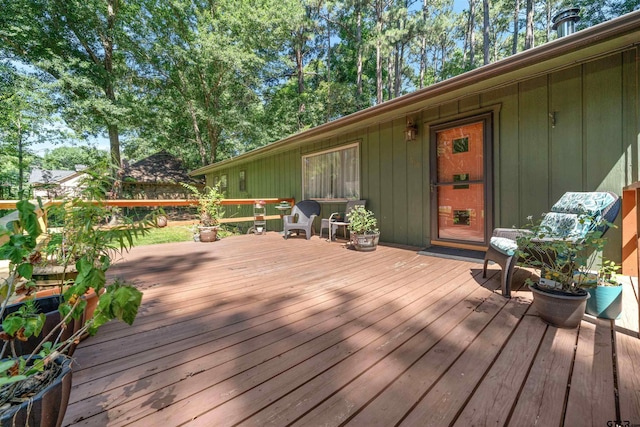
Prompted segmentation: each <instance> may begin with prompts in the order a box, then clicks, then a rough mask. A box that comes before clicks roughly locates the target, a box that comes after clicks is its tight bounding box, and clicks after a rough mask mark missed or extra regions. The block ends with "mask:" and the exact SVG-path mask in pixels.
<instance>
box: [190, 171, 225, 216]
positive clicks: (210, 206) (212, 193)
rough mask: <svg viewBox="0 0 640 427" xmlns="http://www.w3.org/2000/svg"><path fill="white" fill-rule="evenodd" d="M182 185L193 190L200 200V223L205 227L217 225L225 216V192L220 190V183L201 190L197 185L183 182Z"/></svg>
mask: <svg viewBox="0 0 640 427" xmlns="http://www.w3.org/2000/svg"><path fill="white" fill-rule="evenodd" d="M182 186H183V187H185V188H186V189H188V190H189V191H191V193H193V195H194V196H195V198H196V200H197V201H198V206H199V209H200V223H201V224H202V225H203V226H204V227H215V226H216V225H218V224H219V223H220V219H222V218H223V217H224V208H223V207H222V200H224V193H223V192H222V191H220V184H217V185H214V186H213V187H210V186H206V187H204V188H203V189H202V191H200V190H199V189H198V188H197V187H196V186H195V185H192V184H187V183H185V182H183V183H182Z"/></svg>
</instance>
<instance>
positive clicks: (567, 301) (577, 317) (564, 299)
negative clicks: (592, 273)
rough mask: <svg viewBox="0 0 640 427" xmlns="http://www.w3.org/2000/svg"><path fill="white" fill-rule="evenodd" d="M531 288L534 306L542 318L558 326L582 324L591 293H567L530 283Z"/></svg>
mask: <svg viewBox="0 0 640 427" xmlns="http://www.w3.org/2000/svg"><path fill="white" fill-rule="evenodd" d="M529 289H530V290H531V292H532V293H533V306H534V307H535V309H536V311H537V312H538V314H539V315H540V318H541V319H542V320H544V321H545V322H547V323H548V324H550V325H552V326H556V327H558V328H576V327H577V326H578V325H579V324H580V321H581V320H582V317H583V316H584V310H585V307H586V305H587V299H588V298H589V293H587V292H586V291H585V292H584V294H567V293H564V292H560V291H554V290H544V289H541V288H539V287H538V286H537V285H529Z"/></svg>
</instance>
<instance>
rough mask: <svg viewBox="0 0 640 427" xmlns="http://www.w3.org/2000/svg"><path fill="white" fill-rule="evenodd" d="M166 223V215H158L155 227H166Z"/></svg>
mask: <svg viewBox="0 0 640 427" xmlns="http://www.w3.org/2000/svg"><path fill="white" fill-rule="evenodd" d="M167 223H168V219H167V216H166V215H158V216H157V217H156V225H157V226H158V227H159V228H162V227H166V226H167Z"/></svg>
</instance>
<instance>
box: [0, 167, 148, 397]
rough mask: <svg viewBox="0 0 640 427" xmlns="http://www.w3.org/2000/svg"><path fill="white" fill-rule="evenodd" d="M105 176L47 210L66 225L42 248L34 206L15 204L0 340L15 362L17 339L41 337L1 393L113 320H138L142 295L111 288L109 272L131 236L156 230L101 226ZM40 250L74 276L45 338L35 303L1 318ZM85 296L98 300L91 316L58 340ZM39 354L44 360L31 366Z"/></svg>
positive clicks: (1, 371) (9, 373) (3, 381)
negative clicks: (90, 293)
mask: <svg viewBox="0 0 640 427" xmlns="http://www.w3.org/2000/svg"><path fill="white" fill-rule="evenodd" d="M103 176H104V175H103V174H102V173H94V174H93V175H91V174H89V175H88V177H87V179H86V180H84V182H83V187H82V188H83V190H82V197H78V198H74V199H70V200H66V201H64V203H63V204H62V205H61V206H53V207H47V210H48V211H56V210H59V211H60V216H61V218H63V223H62V226H61V231H59V232H58V233H59V234H54V235H53V236H52V237H50V239H49V240H48V241H43V242H40V241H39V240H40V239H39V237H40V236H41V230H40V227H39V223H38V214H37V207H36V206H35V205H33V204H31V203H30V202H28V201H26V200H21V201H19V202H18V203H17V210H18V214H19V215H18V217H19V219H18V220H17V221H14V222H13V223H10V224H9V227H8V230H7V231H5V232H4V235H7V236H8V237H9V238H8V239H7V240H6V242H5V243H3V244H2V245H1V246H0V259H6V260H9V261H10V264H9V274H8V277H6V278H3V279H2V282H1V289H2V294H3V295H4V300H3V301H2V303H1V305H0V317H2V318H3V319H4V320H3V322H2V328H3V331H2V332H1V333H0V337H1V339H2V340H3V341H4V342H5V344H4V345H5V348H9V349H10V350H11V351H12V352H13V353H12V354H14V356H16V354H15V349H14V345H13V343H14V341H15V340H25V339H27V338H29V337H32V336H38V337H39V339H40V343H39V345H38V346H37V347H36V349H35V350H34V352H33V353H32V354H30V355H24V356H21V357H18V358H14V359H13V363H12V364H11V365H9V364H8V363H3V364H1V366H0V386H6V385H8V384H12V383H14V382H16V381H19V380H21V379H24V378H25V377H28V376H30V375H32V374H33V373H35V372H38V371H40V370H42V369H44V368H45V367H46V365H47V363H48V360H49V358H55V357H57V356H58V355H59V354H60V353H64V352H65V351H66V350H67V349H68V348H69V346H70V345H72V343H73V342H75V341H76V340H78V339H79V337H80V336H81V335H83V334H85V333H87V332H89V333H92V334H93V333H95V332H96V330H97V329H98V328H99V327H100V326H101V325H103V324H104V323H106V322H108V321H110V320H113V319H119V320H122V321H124V322H126V323H128V324H131V323H133V321H134V319H135V316H136V313H137V311H138V308H139V306H140V303H141V300H142V293H141V292H140V291H138V290H137V289H136V288H135V287H133V286H131V285H129V284H126V283H124V282H122V281H120V280H117V281H115V282H113V283H108V281H107V274H106V273H107V270H108V269H109V267H110V266H111V259H112V257H113V256H115V255H117V254H121V253H122V252H124V251H126V250H128V249H129V248H130V247H131V245H132V244H133V240H134V238H135V237H136V236H142V235H144V234H146V233H147V232H148V230H149V228H150V227H152V226H153V220H152V218H147V219H145V220H143V221H141V222H139V223H133V222H132V221H130V220H127V219H126V218H123V217H120V218H119V219H120V222H119V223H118V224H115V225H111V226H106V225H105V223H104V222H105V219H107V218H108V217H109V215H110V211H109V208H108V207H107V206H106V205H105V204H104V189H105V188H108V187H109V182H108V178H103ZM40 251H44V252H45V255H46V258H45V260H46V261H49V262H51V261H53V262H55V263H56V264H57V265H61V266H63V267H64V269H65V270H66V269H67V268H75V269H76V270H77V272H78V275H77V277H76V279H75V280H74V281H65V282H61V283H60V287H61V289H62V302H61V303H60V305H59V307H58V310H59V312H60V313H61V315H62V320H61V322H60V323H59V324H58V325H56V326H55V327H54V328H53V330H52V331H51V332H49V333H48V335H46V336H43V335H44V333H43V332H42V328H43V325H44V322H45V315H44V314H38V313H37V310H36V308H37V303H34V302H33V301H29V300H27V301H26V302H25V303H24V305H23V306H22V307H21V308H19V309H18V310H17V311H15V312H14V313H11V314H9V315H7V316H3V314H4V312H5V309H6V306H7V304H8V302H9V301H10V299H11V298H10V297H13V296H14V292H15V291H16V288H17V287H18V286H31V285H33V282H31V280H30V279H31V277H32V271H33V267H34V264H37V263H39V262H40V259H41V256H40ZM89 290H93V291H94V292H95V293H96V294H97V295H99V296H100V299H99V303H98V307H97V308H96V310H95V313H94V315H93V317H92V318H90V319H88V320H87V322H86V323H85V324H84V325H82V327H80V329H79V330H78V331H76V332H74V333H73V334H72V335H71V337H69V338H68V339H66V340H60V331H61V329H62V328H67V327H69V326H68V325H67V324H69V322H71V321H72V320H73V319H81V318H82V313H83V310H84V308H85V306H86V300H85V299H84V298H82V296H83V295H85V293H87V291H89ZM36 355H40V356H41V357H42V358H43V359H42V360H41V361H38V360H34V359H33V358H34V356H36Z"/></svg>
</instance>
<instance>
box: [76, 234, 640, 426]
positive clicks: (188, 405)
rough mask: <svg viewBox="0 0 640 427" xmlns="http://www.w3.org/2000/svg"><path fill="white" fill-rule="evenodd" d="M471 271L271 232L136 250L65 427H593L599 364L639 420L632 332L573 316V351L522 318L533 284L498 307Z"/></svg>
mask: <svg viewBox="0 0 640 427" xmlns="http://www.w3.org/2000/svg"><path fill="white" fill-rule="evenodd" d="M481 267H482V265H481V264H475V263H470V262H462V261H455V260H448V259H442V258H435V257H429V256H421V255H417V254H416V251H415V250H414V251H412V250H407V249H399V248H392V247H384V246H382V247H379V248H378V250H377V251H375V252H372V253H360V252H354V251H350V250H347V249H345V248H344V247H343V245H341V244H340V243H336V242H334V243H327V242H325V241H324V239H319V238H317V237H314V238H312V239H311V240H308V241H307V240H306V239H305V238H304V237H302V238H290V239H288V240H286V241H285V240H283V239H282V238H281V237H279V236H278V235H277V234H276V233H267V234H266V235H262V236H254V235H248V236H236V237H231V238H226V239H223V240H221V241H218V242H215V243H206V244H205V243H195V242H185V243H181V244H171V245H156V246H153V247H147V248H134V249H133V250H132V252H130V253H129V254H127V255H126V256H125V257H124V260H122V262H120V263H118V264H117V265H116V266H115V267H114V269H115V274H116V275H118V276H124V277H126V278H129V279H135V282H136V284H137V286H138V287H139V288H140V289H142V290H143V291H144V298H143V306H142V308H141V311H140V314H139V316H138V318H137V319H136V322H135V324H134V325H133V326H131V327H129V326H127V325H124V324H121V323H110V324H108V325H106V326H105V327H104V328H103V329H102V330H101V331H100V332H99V333H98V335H97V336H95V337H91V338H89V339H88V340H86V341H84V342H83V343H81V344H80V346H79V347H78V349H77V350H76V353H75V355H74V356H75V359H76V363H75V365H74V378H73V388H72V395H71V401H70V405H69V408H68V410H67V414H66V417H65V421H64V423H63V425H65V426H123V425H130V426H150V425H164V426H167V427H169V426H174V425H194V426H211V425H215V426H231V425H246V426H248V425H254V426H258V425H259V426H265V425H273V426H285V425H293V424H295V425H301V426H307V425H335V426H338V425H353V426H376V425H377V426H387V425H398V424H400V425H420V426H424V425H434V426H441V425H460V426H463V425H465V426H466V425H478V424H479V425H489V424H491V425H504V424H505V423H507V422H510V423H511V425H534V424H535V421H536V420H538V422H539V423H538V425H541V424H540V422H543V425H551V424H552V425H566V426H572V425H601V424H598V423H601V422H602V420H613V419H615V416H616V406H615V405H616V403H615V402H616V401H615V396H614V394H613V393H614V382H613V381H614V378H613V372H614V371H613V361H614V356H613V355H614V354H616V355H617V358H615V360H616V366H617V369H618V371H617V374H618V375H617V384H618V388H619V391H620V398H619V405H618V408H619V410H620V413H621V414H622V415H623V419H629V420H630V421H631V422H632V423H633V422H635V423H640V414H638V406H640V392H639V390H640V387H639V384H640V372H638V369H637V360H639V357H640V340H639V339H638V338H636V337H637V331H635V332H634V331H630V330H629V328H630V327H631V328H632V327H633V325H631V326H630V324H629V321H630V319H627V320H624V319H622V320H620V321H616V326H615V327H616V330H617V331H618V332H616V333H615V340H613V341H612V340H611V336H612V332H611V327H612V325H613V322H606V321H601V320H597V319H593V318H586V319H585V321H583V322H582V326H581V329H580V331H579V335H578V344H577V347H576V348H575V351H574V347H575V343H576V334H577V333H578V331H577V330H576V331H558V330H557V329H555V328H551V327H548V326H547V325H545V324H544V323H543V322H542V321H540V319H539V318H538V317H537V316H536V313H535V311H534V310H533V309H532V308H531V307H530V305H529V304H530V292H529V291H528V289H526V287H525V286H522V283H523V281H524V279H525V278H526V277H528V276H529V275H530V274H531V272H529V271H527V270H524V269H518V270H517V272H516V275H515V277H514V278H515V281H516V283H515V284H514V291H513V295H514V298H512V299H504V298H503V297H502V296H501V295H500V291H499V283H498V282H499V278H500V275H499V270H498V269H497V267H495V266H492V268H490V271H489V273H490V274H489V277H488V278H486V279H483V278H482V277H481V276H482V274H481ZM496 289H497V290H496ZM632 292H633V291H632ZM625 298H626V297H625ZM634 315H635V313H633V312H632V313H631V315H630V316H631V317H633V316H634ZM627 317H629V316H627ZM607 331H608V336H609V344H608V345H607ZM634 333H635V334H636V337H633V334H634ZM574 356H575V357H574ZM607 360H609V361H610V363H609V364H607ZM572 370H573V371H572ZM569 381H571V386H570V387H568V382H569ZM567 390H570V391H569V392H568V397H567V399H566V402H567V404H566V407H567V408H566V411H567V413H566V415H565V413H564V411H565V408H564V406H565V405H564V402H565V395H566V393H567ZM557 396H560V397H559V398H557ZM556 398H557V399H556ZM612 402H613V404H612ZM612 406H613V407H612ZM583 408H591V409H592V411H591V412H589V411H586V410H583ZM578 415H579V417H578ZM624 416H626V417H628V418H624ZM565 417H566V422H565V423H564V424H562V420H564V419H565ZM574 420H577V421H578V422H579V424H575V423H574ZM548 422H550V423H551V424H548Z"/></svg>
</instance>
